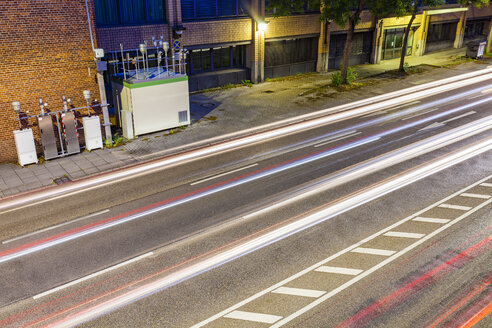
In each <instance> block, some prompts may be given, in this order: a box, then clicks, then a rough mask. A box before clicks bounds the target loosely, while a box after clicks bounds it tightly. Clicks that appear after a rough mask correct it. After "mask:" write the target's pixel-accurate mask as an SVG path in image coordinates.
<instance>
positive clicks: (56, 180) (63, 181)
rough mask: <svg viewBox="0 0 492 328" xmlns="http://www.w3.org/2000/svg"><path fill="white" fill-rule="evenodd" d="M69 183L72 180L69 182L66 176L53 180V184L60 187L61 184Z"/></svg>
mask: <svg viewBox="0 0 492 328" xmlns="http://www.w3.org/2000/svg"><path fill="white" fill-rule="evenodd" d="M70 181H72V180H70V178H69V177H66V176H65V177H60V178H55V179H53V182H54V183H56V184H57V185H61V184H64V183H67V182H70Z"/></svg>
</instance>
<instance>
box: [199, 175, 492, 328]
mask: <svg viewBox="0 0 492 328" xmlns="http://www.w3.org/2000/svg"><path fill="white" fill-rule="evenodd" d="M489 179H492V176H488V177H486V178H484V179H482V180H480V181H478V182H476V183H474V184H472V185H469V186H467V187H465V188H463V189H461V190H459V191H457V192H456V193H453V194H452V195H449V196H448V197H446V198H444V199H442V200H440V201H438V202H436V203H434V204H432V205H429V206H427V207H426V208H424V209H422V210H420V211H418V212H417V213H414V214H412V215H410V216H408V217H406V218H404V219H402V220H400V221H398V222H395V223H394V224H392V225H390V226H388V227H386V228H384V229H382V230H381V231H379V232H376V233H374V234H372V235H371V236H369V237H367V238H365V239H363V240H361V241H359V242H358V243H356V244H353V245H351V246H349V247H347V248H345V249H343V250H341V251H339V252H337V253H335V254H333V255H331V256H329V257H327V258H326V259H323V260H321V261H319V262H318V263H315V264H313V265H311V266H310V267H308V268H305V269H304V270H302V271H300V272H298V273H296V274H294V275H292V276H290V277H288V278H286V279H284V280H282V281H280V282H278V283H276V284H274V285H273V286H270V287H268V288H266V289H264V290H262V291H260V292H258V293H256V294H254V295H252V296H250V297H248V298H246V299H244V300H242V301H241V302H238V303H237V304H235V305H233V306H231V307H229V308H227V309H225V310H223V311H221V312H219V313H216V314H214V315H213V316H211V317H209V318H207V319H205V320H203V321H201V322H199V323H197V324H195V325H193V326H192V328H199V327H203V326H205V325H207V324H209V323H211V322H213V321H214V320H217V319H219V318H221V317H224V316H226V315H227V314H228V313H231V312H232V311H235V310H237V309H239V308H240V307H242V306H244V305H246V304H248V303H250V302H252V301H254V300H256V299H258V298H260V297H262V296H263V295H266V294H267V293H270V292H272V291H273V290H276V289H278V288H280V287H282V286H284V285H286V284H287V283H291V282H292V281H294V280H295V279H297V278H299V277H302V276H303V275H305V274H307V273H309V272H312V271H314V270H317V269H319V268H321V266H323V265H325V264H326V263H328V262H330V261H331V260H333V259H336V258H338V257H340V256H341V255H343V254H346V253H348V252H351V251H352V250H354V249H355V248H357V247H359V246H361V245H363V244H365V243H367V242H369V241H371V240H373V239H375V238H377V237H379V236H381V235H383V234H384V233H386V232H388V231H392V230H393V229H395V228H396V227H398V226H400V225H402V224H403V223H405V222H409V221H419V222H429V223H440V224H444V225H443V226H441V227H439V228H438V229H437V230H435V231H433V232H431V233H429V234H427V235H426V236H424V237H423V238H420V239H418V240H416V241H415V242H414V243H413V244H411V245H409V246H407V247H406V248H404V249H403V250H401V251H399V252H397V253H395V254H394V255H392V256H390V257H388V258H385V259H384V260H383V261H382V262H381V263H379V264H377V265H376V266H374V267H372V268H370V269H368V270H366V271H363V272H361V273H360V274H358V275H356V276H355V277H354V278H352V279H351V280H349V281H347V282H346V283H345V284H343V285H341V286H339V287H337V288H335V289H334V290H332V291H330V292H328V293H326V294H324V295H323V296H321V297H319V298H317V299H316V300H314V301H313V302H312V303H310V304H308V305H307V306H305V307H303V308H302V309H300V310H298V311H296V312H295V313H293V314H291V315H289V316H287V317H285V318H283V319H282V320H280V321H278V322H276V323H275V324H273V325H272V326H271V327H270V328H278V327H281V326H283V325H285V324H286V323H288V322H290V321H292V320H294V319H295V318H297V317H299V316H301V315H302V314H304V313H306V312H308V311H309V310H311V309H313V308H315V307H316V306H317V305H319V304H321V303H323V302H325V301H326V300H328V299H330V298H331V297H333V296H334V295H336V294H338V293H339V292H341V291H343V290H344V289H346V288H349V287H350V286H352V285H354V284H356V283H357V282H358V281H360V280H362V279H364V278H365V277H367V276H369V275H370V274H371V273H373V272H375V271H377V270H379V269H380V268H382V267H384V266H385V265H386V264H388V263H390V262H392V261H394V260H395V259H397V258H399V257H400V256H402V255H404V254H406V253H408V252H410V251H411V250H412V249H414V248H416V247H418V246H419V245H422V244H423V243H424V242H426V241H427V240H429V239H431V238H432V237H434V236H435V235H437V234H439V233H441V232H442V231H444V230H446V229H447V228H449V227H451V226H453V225H454V224H457V223H458V222H460V221H461V220H463V219H465V218H466V217H468V216H470V215H471V214H473V213H475V212H476V211H478V210H480V209H481V208H483V207H485V206H487V205H489V204H491V203H492V198H491V199H488V200H486V201H484V202H483V203H482V204H480V205H478V206H476V207H475V208H473V210H471V211H469V212H466V213H463V214H462V215H461V216H459V217H457V218H455V219H453V220H447V219H439V218H428V217H422V216H419V215H421V214H423V213H425V212H427V211H429V210H431V209H433V208H435V207H436V206H438V205H439V204H442V203H444V202H446V201H448V200H450V199H452V198H454V197H456V196H458V195H460V194H462V193H464V192H466V191H467V190H470V189H471V188H473V187H476V186H478V185H483V184H485V185H487V186H488V187H492V183H485V182H484V181H487V180H489Z"/></svg>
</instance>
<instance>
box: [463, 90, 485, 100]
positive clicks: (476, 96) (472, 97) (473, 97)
mask: <svg viewBox="0 0 492 328" xmlns="http://www.w3.org/2000/svg"><path fill="white" fill-rule="evenodd" d="M482 92H483V91H482ZM478 97H483V95H475V96H471V97H468V98H466V99H470V100H471V99H475V98H478Z"/></svg>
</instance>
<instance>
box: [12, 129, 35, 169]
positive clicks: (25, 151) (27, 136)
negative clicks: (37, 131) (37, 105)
mask: <svg viewBox="0 0 492 328" xmlns="http://www.w3.org/2000/svg"><path fill="white" fill-rule="evenodd" d="M14 140H15V146H16V147H17V157H18V158H19V164H20V165H21V166H24V165H27V164H33V163H38V155H37V154H36V146H35V145H34V136H33V134H32V129H23V130H15V131H14Z"/></svg>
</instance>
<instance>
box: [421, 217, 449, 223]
mask: <svg viewBox="0 0 492 328" xmlns="http://www.w3.org/2000/svg"><path fill="white" fill-rule="evenodd" d="M413 221H417V222H428V223H442V224H445V223H448V222H449V221H450V220H448V219H437V218H424V217H421V216H417V217H416V218H415V219H413Z"/></svg>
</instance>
